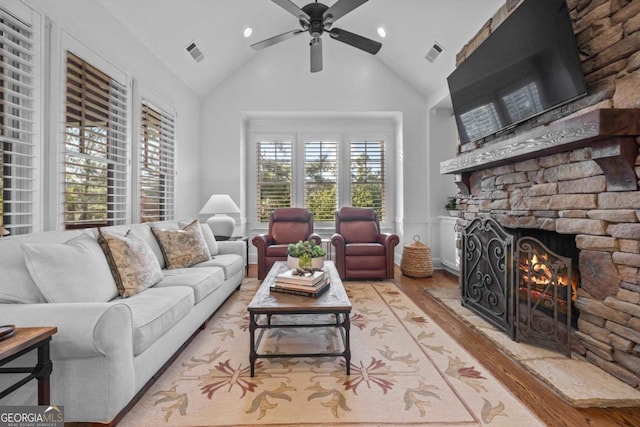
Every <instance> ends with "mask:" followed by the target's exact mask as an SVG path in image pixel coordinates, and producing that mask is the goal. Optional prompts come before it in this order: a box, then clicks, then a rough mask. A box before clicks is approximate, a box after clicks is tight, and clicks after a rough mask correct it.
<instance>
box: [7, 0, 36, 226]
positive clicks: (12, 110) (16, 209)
mask: <svg viewBox="0 0 640 427" xmlns="http://www.w3.org/2000/svg"><path fill="white" fill-rule="evenodd" d="M34 31H36V29H34V28H33V27H32V25H31V24H30V23H25V22H23V21H22V20H20V19H18V18H16V17H14V16H13V15H11V14H10V13H9V12H8V11H6V10H4V9H2V8H0V170H2V179H1V180H0V225H2V226H3V227H4V228H5V229H6V230H8V231H9V232H10V233H11V234H14V235H17V234H26V233H31V232H33V231H35V230H34V222H35V221H34V215H35V209H36V208H35V204H36V203H35V199H36V195H35V191H36V190H35V188H34V187H35V185H34V182H35V166H36V165H35V156H36V123H35V120H36V114H37V111H36V110H37V107H36V100H35V91H36V76H37V75H38V74H39V73H38V70H37V64H38V61H37V46H36V40H37V37H36V34H35V32H34Z"/></svg>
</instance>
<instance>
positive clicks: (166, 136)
mask: <svg viewBox="0 0 640 427" xmlns="http://www.w3.org/2000/svg"><path fill="white" fill-rule="evenodd" d="M174 145H175V143H174V117H173V116H172V115H170V114H168V113H166V112H164V111H162V110H161V109H159V108H156V107H154V106H152V105H151V104H149V103H148V102H146V101H145V102H143V103H142V129H141V140H140V168H139V170H140V177H139V178H140V189H139V190H140V221H141V222H149V221H163V220H167V219H173V217H174V189H175V183H174V181H175V173H174V171H175V166H174V158H175V156H174Z"/></svg>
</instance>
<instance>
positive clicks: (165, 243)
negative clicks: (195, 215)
mask: <svg viewBox="0 0 640 427" xmlns="http://www.w3.org/2000/svg"><path fill="white" fill-rule="evenodd" d="M151 230H152V231H153V234H154V235H155V236H156V239H157V240H158V244H159V245H160V249H162V254H163V255H164V260H165V262H166V263H167V268H168V269H174V268H186V267H191V266H192V265H194V264H198V263H201V262H204V261H209V260H210V259H211V256H210V255H209V247H208V246H207V243H206V242H205V240H204V237H203V236H202V231H200V224H199V223H198V221H197V220H194V221H193V222H191V224H189V225H187V226H186V227H184V228H183V229H182V230H164V229H160V228H154V227H151Z"/></svg>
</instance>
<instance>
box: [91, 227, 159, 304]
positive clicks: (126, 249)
mask: <svg viewBox="0 0 640 427" xmlns="http://www.w3.org/2000/svg"><path fill="white" fill-rule="evenodd" d="M98 233H99V235H98V243H99V244H100V246H101V247H102V250H103V251H104V253H105V255H106V257H107V262H108V263H109V267H110V268H111V274H112V275H113V278H114V279H115V281H116V285H117V286H118V290H119V291H120V296H122V297H125V298H126V297H130V296H133V295H135V294H137V293H140V292H142V291H144V290H145V289H147V288H148V287H150V286H153V285H154V284H155V283H157V282H158V281H160V280H161V279H162V277H163V274H162V270H161V269H160V264H159V263H158V260H157V259H156V256H155V255H154V253H153V250H152V249H151V248H150V247H149V245H147V243H146V242H144V241H143V240H141V239H138V238H137V237H136V236H135V235H134V234H133V233H132V232H131V231H128V232H127V234H126V235H125V236H118V235H115V234H111V233H107V232H106V231H103V230H98Z"/></svg>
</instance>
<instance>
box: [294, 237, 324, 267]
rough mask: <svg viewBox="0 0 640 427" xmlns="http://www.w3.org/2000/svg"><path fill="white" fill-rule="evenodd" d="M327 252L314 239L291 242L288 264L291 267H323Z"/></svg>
mask: <svg viewBox="0 0 640 427" xmlns="http://www.w3.org/2000/svg"><path fill="white" fill-rule="evenodd" d="M326 254H327V252H326V251H325V250H324V249H322V246H320V245H317V244H316V242H314V241H313V240H307V241H304V242H303V241H302V240H300V241H299V242H298V243H290V244H289V247H288V257H287V266H288V267H289V268H298V267H300V268H306V267H315V268H322V265H323V262H324V256H325V255H326Z"/></svg>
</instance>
